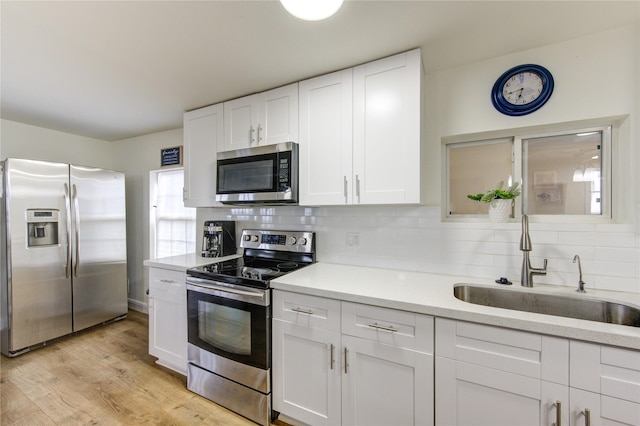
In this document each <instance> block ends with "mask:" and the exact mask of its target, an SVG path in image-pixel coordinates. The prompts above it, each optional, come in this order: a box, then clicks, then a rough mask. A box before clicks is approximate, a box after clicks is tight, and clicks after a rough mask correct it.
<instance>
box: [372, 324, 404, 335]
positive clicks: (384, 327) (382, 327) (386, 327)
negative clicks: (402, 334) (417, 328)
mask: <svg viewBox="0 0 640 426" xmlns="http://www.w3.org/2000/svg"><path fill="white" fill-rule="evenodd" d="M369 327H371V328H375V329H377V330H384V331H388V332H390V333H397V332H398V329H397V328H395V327H393V326H390V325H380V324H378V323H377V322H374V323H373V324H369Z"/></svg>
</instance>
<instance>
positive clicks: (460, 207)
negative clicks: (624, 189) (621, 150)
mask: <svg viewBox="0 0 640 426" xmlns="http://www.w3.org/2000/svg"><path fill="white" fill-rule="evenodd" d="M444 147H445V149H444V158H445V170H446V179H445V181H446V185H447V187H446V207H445V208H446V214H445V217H447V218H455V217H459V218H460V217H474V216H475V217H481V216H480V215H485V214H486V213H487V209H488V206H487V204H485V203H478V202H477V201H472V200H469V199H468V198H467V195H468V194H478V193H484V192H486V191H487V190H489V189H493V188H495V186H496V185H498V183H499V182H500V181H502V182H504V187H505V188H506V187H508V186H509V185H511V183H512V182H521V183H522V196H521V197H520V198H518V199H517V200H516V208H515V214H519V213H526V214H529V215H545V216H561V215H563V216H573V217H583V218H584V217H587V216H590V217H604V218H610V217H611V167H610V164H611V160H610V157H611V126H603V127H593V128H583V129H576V130H570V131H558V132H553V133H544V134H533V133H532V134H522V135H514V136H513V137H509V138H500V139H486V140H479V141H452V142H446V141H445V145H444Z"/></svg>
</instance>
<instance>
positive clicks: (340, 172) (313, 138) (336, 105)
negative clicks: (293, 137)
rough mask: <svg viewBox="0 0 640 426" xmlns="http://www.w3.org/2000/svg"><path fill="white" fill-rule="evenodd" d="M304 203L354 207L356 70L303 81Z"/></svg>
mask: <svg viewBox="0 0 640 426" xmlns="http://www.w3.org/2000/svg"><path fill="white" fill-rule="evenodd" d="M299 90H300V153H299V154H300V171H301V173H300V204H304V205H332V204H333V205H336V204H350V203H351V200H352V191H351V190H348V188H347V185H348V182H350V181H351V174H352V173H351V171H352V161H353V160H352V159H353V149H352V141H353V137H352V117H353V106H352V105H353V104H352V99H353V71H352V70H351V69H348V70H344V71H338V72H334V73H332V74H327V75H323V76H320V77H316V78H312V79H310V80H305V81H302V82H300V86H299Z"/></svg>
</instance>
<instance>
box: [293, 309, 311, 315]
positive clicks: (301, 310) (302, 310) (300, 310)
mask: <svg viewBox="0 0 640 426" xmlns="http://www.w3.org/2000/svg"><path fill="white" fill-rule="evenodd" d="M291 310H292V311H293V312H297V313H299V314H305V315H313V311H312V310H310V309H309V310H307V309H302V308H291Z"/></svg>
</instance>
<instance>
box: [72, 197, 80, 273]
mask: <svg viewBox="0 0 640 426" xmlns="http://www.w3.org/2000/svg"><path fill="white" fill-rule="evenodd" d="M72 189H73V192H72V195H71V197H72V199H73V210H74V217H75V223H76V229H75V237H76V261H75V263H74V264H73V276H74V277H76V278H78V266H79V265H80V209H79V207H78V189H77V188H76V185H75V184H73V186H72Z"/></svg>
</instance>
